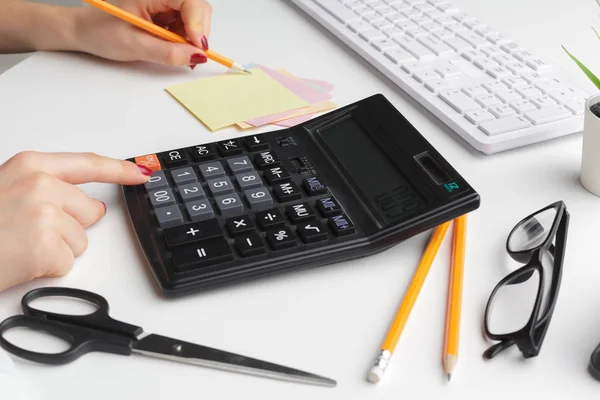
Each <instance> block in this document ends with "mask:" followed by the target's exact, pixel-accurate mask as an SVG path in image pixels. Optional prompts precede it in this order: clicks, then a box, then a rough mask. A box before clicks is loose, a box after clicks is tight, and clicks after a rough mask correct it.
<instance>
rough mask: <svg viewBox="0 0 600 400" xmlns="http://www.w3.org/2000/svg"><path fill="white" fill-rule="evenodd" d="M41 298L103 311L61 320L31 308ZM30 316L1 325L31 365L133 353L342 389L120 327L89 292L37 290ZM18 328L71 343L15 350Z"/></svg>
mask: <svg viewBox="0 0 600 400" xmlns="http://www.w3.org/2000/svg"><path fill="white" fill-rule="evenodd" d="M41 297H70V298H75V299H79V300H84V301H87V302H90V303H92V304H95V305H96V306H97V307H98V309H97V310H96V311H94V312H93V313H91V314H88V315H68V314H57V313H52V312H47V311H42V310H38V309H35V308H33V307H31V306H30V303H31V302H32V301H34V300H35V299H39V298H41ZM21 308H22V309H23V314H24V315H15V316H12V317H10V318H8V319H6V320H4V321H3V322H2V323H0V346H2V348H4V349H5V350H6V351H8V352H9V353H11V354H13V355H15V356H17V357H21V358H24V359H26V360H30V361H34V362H38V363H44V364H53V365H61V364H66V363H69V362H72V361H74V360H76V359H77V358H79V357H80V356H82V355H84V354H86V353H89V352H92V351H101V352H106V353H114V354H121V355H131V353H137V354H143V355H146V356H151V357H157V358H162V359H166V360H172V361H178V362H182V363H187V364H194V365H199V366H204V367H209V368H215V369H221V370H226V371H230V372H239V373H245V374H250V375H256V376H261V377H266V378H275V379H280V380H285V381H292V382H298V383H308V384H314V385H321V386H331V387H333V386H336V382H335V381H334V380H332V379H329V378H325V377H322V376H318V375H314V374H310V373H308V372H304V371H299V370H296V369H292V368H288V367H284V366H282V365H277V364H272V363H270V362H266V361H261V360H257V359H253V358H249V357H245V356H241V355H238V354H233V353H228V352H225V351H222V350H217V349H213V348H210V347H205V346H201V345H197V344H193V343H187V342H184V341H181V340H176V339H172V338H168V337H165V336H160V335H155V334H148V333H145V332H144V331H143V330H142V328H141V327H139V326H135V325H130V324H127V323H125V322H121V321H117V320H115V319H113V318H111V317H110V316H109V315H108V302H107V301H106V299H105V298H104V297H102V296H100V295H98V294H95V293H91V292H88V291H85V290H80V289H72V288H61V287H50V288H40V289H34V290H32V291H30V292H28V293H27V294H25V296H23V299H22V300H21ZM17 327H26V328H29V329H32V330H36V331H43V332H46V333H48V334H50V335H53V336H56V337H58V338H61V339H63V340H66V341H67V342H69V343H70V348H69V349H67V350H66V351H64V352H62V353H55V354H48V353H38V352H34V351H29V350H25V349H22V348H20V347H18V346H15V345H14V344H12V343H11V342H9V341H8V340H6V339H5V338H4V334H5V333H6V332H7V331H8V330H10V329H12V328H17Z"/></svg>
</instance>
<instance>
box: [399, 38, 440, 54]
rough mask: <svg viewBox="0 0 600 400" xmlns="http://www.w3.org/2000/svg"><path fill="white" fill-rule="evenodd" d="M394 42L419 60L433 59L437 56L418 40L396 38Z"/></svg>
mask: <svg viewBox="0 0 600 400" xmlns="http://www.w3.org/2000/svg"><path fill="white" fill-rule="evenodd" d="M394 41H395V42H396V43H398V44H399V45H400V46H402V48H404V50H406V51H408V52H409V53H410V54H412V55H413V56H415V57H416V58H417V59H419V60H426V59H433V57H434V56H435V54H434V53H433V52H432V51H431V50H429V49H428V48H427V47H425V46H423V45H422V44H421V43H419V42H417V40H416V39H414V38H410V37H408V36H405V37H401V38H395V39H394Z"/></svg>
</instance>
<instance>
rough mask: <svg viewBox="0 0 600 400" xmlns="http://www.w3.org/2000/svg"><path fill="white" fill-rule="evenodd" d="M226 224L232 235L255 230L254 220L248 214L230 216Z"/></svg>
mask: <svg viewBox="0 0 600 400" xmlns="http://www.w3.org/2000/svg"><path fill="white" fill-rule="evenodd" d="M225 226H226V227H227V231H228V232H229V234H230V235H231V236H238V235H241V234H243V233H246V232H249V231H253V230H254V222H252V219H250V217H249V216H248V215H240V216H238V217H233V218H229V219H228V220H227V221H225Z"/></svg>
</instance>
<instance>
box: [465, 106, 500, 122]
mask: <svg viewBox="0 0 600 400" xmlns="http://www.w3.org/2000/svg"><path fill="white" fill-rule="evenodd" d="M465 118H466V119H467V120H468V121H469V122H471V123H473V124H475V125H478V124H480V123H482V122H483V121H489V120H490V119H495V117H494V116H493V115H492V114H491V113H490V112H489V111H487V110H484V109H483V108H479V109H475V110H469V111H467V112H465Z"/></svg>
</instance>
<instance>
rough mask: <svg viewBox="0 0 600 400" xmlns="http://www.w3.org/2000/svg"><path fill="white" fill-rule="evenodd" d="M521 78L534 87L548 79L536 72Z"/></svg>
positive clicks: (528, 73) (525, 74) (523, 75)
mask: <svg viewBox="0 0 600 400" xmlns="http://www.w3.org/2000/svg"><path fill="white" fill-rule="evenodd" d="M521 78H523V79H525V80H526V81H527V82H529V83H530V84H532V85H533V84H536V83H537V82H539V81H544V80H547V77H544V76H542V75H540V74H539V73H537V72H535V71H531V72H525V73H523V74H521Z"/></svg>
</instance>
